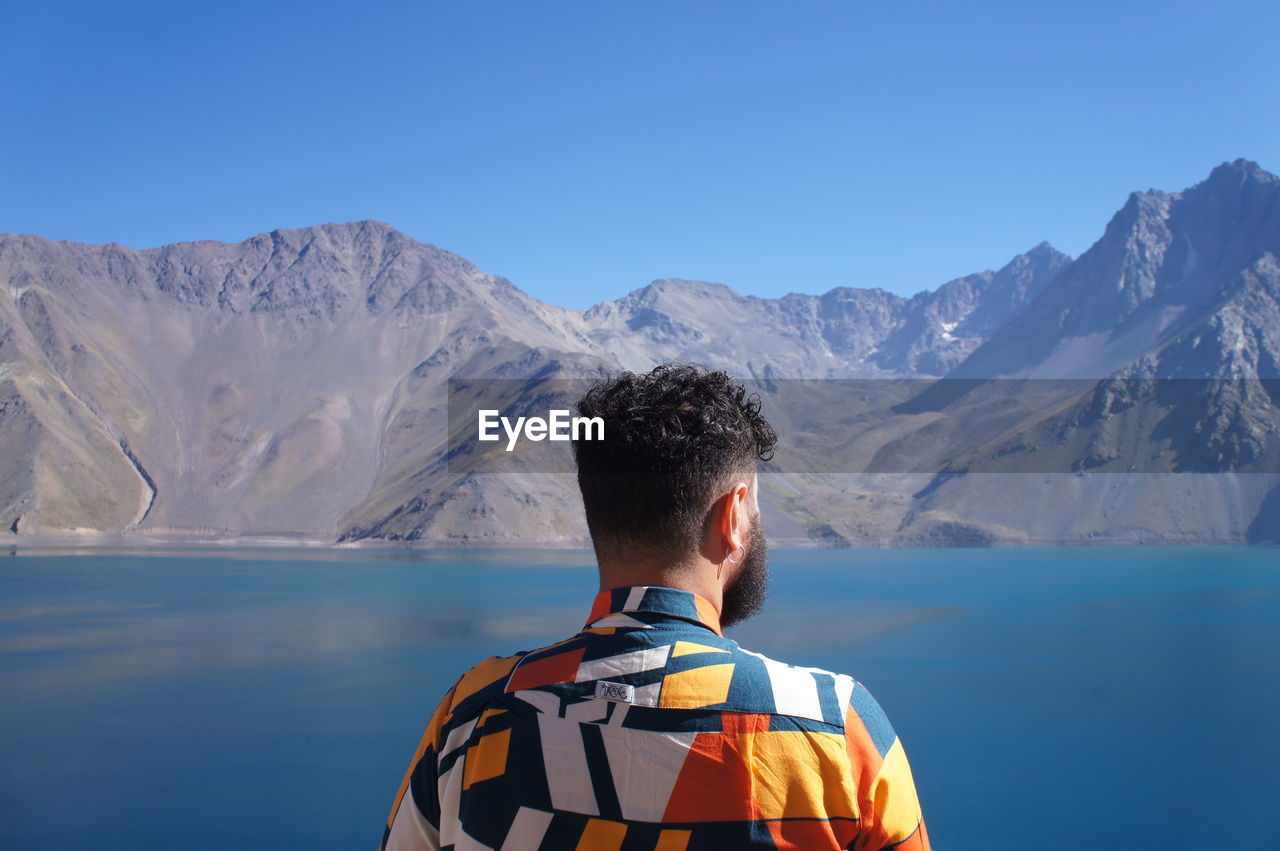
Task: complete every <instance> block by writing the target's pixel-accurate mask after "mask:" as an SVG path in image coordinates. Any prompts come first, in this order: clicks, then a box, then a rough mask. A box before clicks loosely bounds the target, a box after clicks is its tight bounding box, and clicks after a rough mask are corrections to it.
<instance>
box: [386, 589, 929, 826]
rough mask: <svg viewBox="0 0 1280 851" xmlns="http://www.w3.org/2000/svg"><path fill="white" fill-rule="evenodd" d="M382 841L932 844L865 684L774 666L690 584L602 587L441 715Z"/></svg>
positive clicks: (490, 665)
mask: <svg viewBox="0 0 1280 851" xmlns="http://www.w3.org/2000/svg"><path fill="white" fill-rule="evenodd" d="M382 847H383V848H384V849H387V851H404V849H423V848H443V849H454V851H479V849H501V851H538V849H610V851H612V850H613V849H617V851H633V849H634V851H655V850H656V851H683V849H700V848H710V849H740V848H797V849H806V851H811V850H812V849H838V848H852V849H859V850H860V851H861V849H882V848H895V849H901V851H927V849H928V848H929V840H928V835H927V834H926V832H925V826H924V821H923V817H922V816H921V813H920V803H919V800H918V799H917V796H916V790H915V783H914V781H913V780H912V777H911V768H910V766H909V765H908V764H907V758H906V756H905V754H904V753H903V750H902V745H901V743H900V742H899V741H898V738H897V736H896V735H895V734H894V731H893V728H892V727H890V726H889V722H888V720H887V719H886V718H885V716H884V713H883V712H882V711H881V709H880V706H879V705H878V704H877V703H876V702H875V700H874V699H873V698H872V697H871V695H870V694H869V693H868V692H867V690H866V689H865V688H864V687H863V686H862V684H861V683H859V682H857V681H855V680H854V679H852V678H851V677H847V676H844V675H841V674H833V673H830V672H828V671H823V670H819V669H817V668H799V667H794V666H791V665H785V664H782V663H781V662H775V661H773V660H772V659H768V658H765V657H764V656H761V655H759V654H757V653H751V652H749V651H747V650H744V649H742V648H741V647H739V646H738V644H737V642H735V641H732V640H731V639H727V638H725V637H724V636H723V635H722V634H721V632H720V624H719V618H718V616H717V613H716V610H715V609H714V608H713V607H712V605H711V604H710V603H709V602H707V601H706V600H704V599H702V598H701V597H698V596H696V595H694V594H690V593H689V592H687V591H678V590H675V589H672V588H660V587H653V586H637V587H632V588H617V589H613V590H610V591H603V592H601V593H600V594H599V596H597V597H596V600H595V605H594V606H593V607H592V610H591V617H590V619H589V620H588V623H587V626H586V628H585V629H584V630H583V631H582V632H580V633H579V634H577V635H575V636H573V637H572V638H569V639H567V640H565V641H562V642H559V643H558V644H553V645H551V646H549V647H544V648H542V649H541V650H534V651H532V652H526V653H518V654H516V655H515V656H511V657H507V658H498V657H494V658H491V659H488V660H486V661H484V662H481V663H480V664H479V665H477V666H476V667H474V668H472V669H471V670H470V671H468V672H467V673H466V674H464V675H463V676H462V678H461V679H460V680H458V682H457V684H456V685H454V687H453V688H452V689H451V690H450V691H449V693H448V694H447V695H446V696H445V698H444V700H443V701H441V703H440V706H439V707H438V708H437V709H436V712H435V714H434V715H433V716H432V718H431V721H430V723H429V724H428V725H427V730H426V733H425V734H424V735H423V737H422V741H421V743H420V744H419V746H418V750H417V753H416V754H415V755H414V757H413V761H412V762H411V763H410V767H409V772H408V774H407V775H406V776H405V779H404V782H403V783H402V784H401V786H400V792H399V793H398V794H397V795H396V801H395V805H394V806H393V807H392V810H391V817H390V818H389V819H388V822H387V828H386V831H385V833H384V834H383V840H382Z"/></svg>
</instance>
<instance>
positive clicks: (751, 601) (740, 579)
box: [720, 511, 769, 627]
mask: <svg viewBox="0 0 1280 851" xmlns="http://www.w3.org/2000/svg"><path fill="white" fill-rule="evenodd" d="M768 553H769V544H768V542H766V541H765V538H764V524H763V523H761V522H760V512H759V511H757V512H756V513H755V514H754V516H752V518H751V531H750V532H749V533H748V534H747V546H746V551H745V552H744V553H743V555H742V569H741V570H739V571H738V575H737V576H735V577H734V578H733V581H732V582H731V583H730V584H729V585H727V586H725V589H724V598H723V600H722V601H721V607H720V625H721V626H722V627H729V626H733V625H734V624H737V623H742V622H743V621H744V620H746V619H747V618H749V617H751V616H752V615H754V614H756V613H757V612H759V611H760V609H761V608H763V607H764V601H765V597H766V596H767V594H766V592H767V590H768V587H769V564H768Z"/></svg>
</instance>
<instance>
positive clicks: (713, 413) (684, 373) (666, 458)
mask: <svg viewBox="0 0 1280 851" xmlns="http://www.w3.org/2000/svg"><path fill="white" fill-rule="evenodd" d="M578 413H579V414H581V415H582V416H584V417H600V418H601V419H602V420H603V421H604V439H603V440H594V441H590V440H577V441H574V444H573V449H574V457H575V459H576V460H577V464H578V487H579V488H581V490H582V501H583V504H584V506H585V508H586V515H587V528H588V529H589V530H590V532H591V538H592V541H593V542H594V543H595V546H596V550H597V553H599V552H602V551H609V550H612V549H613V548H615V547H618V546H632V547H634V546H639V547H646V548H650V549H652V550H655V551H660V552H665V553H669V554H672V555H676V556H679V555H683V554H685V553H688V552H690V551H691V550H693V549H696V548H697V546H698V544H699V542H700V541H701V539H702V534H703V528H704V524H705V522H706V519H707V516H708V511H709V510H710V507H711V502H712V501H713V500H714V499H715V498H716V496H718V495H719V494H720V493H721V492H722V490H721V489H722V488H725V487H727V486H728V485H729V484H731V483H730V482H729V481H728V480H729V479H730V478H731V477H734V476H744V475H747V476H749V475H750V474H751V473H752V472H754V471H755V469H756V466H757V462H758V461H767V460H769V459H770V458H772V457H773V447H774V444H775V443H776V442H777V435H776V434H774V431H773V428H772V427H771V426H770V425H769V423H768V422H767V421H766V420H765V418H764V417H763V416H761V414H760V399H759V396H758V395H757V394H754V393H752V394H748V393H747V391H746V389H745V388H743V387H742V386H741V385H738V384H735V383H734V382H733V380H732V379H731V378H730V377H729V376H728V375H726V374H725V373H723V372H719V371H711V370H708V369H706V368H704V367H701V366H696V365H692V364H663V365H662V366H658V367H655V368H654V369H653V370H652V371H650V372H649V373H648V374H646V375H637V374H635V373H633V372H623V373H621V374H620V375H618V376H617V377H615V378H613V379H611V380H608V381H606V382H604V383H602V384H598V385H596V386H595V387H592V388H591V389H590V390H589V391H587V393H586V395H584V396H583V397H582V399H581V401H579V402H578Z"/></svg>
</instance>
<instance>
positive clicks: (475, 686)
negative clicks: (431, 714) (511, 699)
mask: <svg viewBox="0 0 1280 851" xmlns="http://www.w3.org/2000/svg"><path fill="white" fill-rule="evenodd" d="M535 652H536V651H535ZM527 655H529V654H528V651H521V652H519V653H515V654H513V655H511V656H490V657H489V658H488V659H485V660H484V661H482V662H479V663H477V664H475V665H473V666H471V667H470V668H468V669H467V671H466V672H465V673H464V674H463V675H462V676H461V677H459V678H458V682H457V684H456V685H454V687H453V688H452V689H451V690H450V691H449V693H448V694H447V695H446V696H445V699H444V701H443V702H442V704H441V708H442V709H444V710H445V712H446V713H447V714H449V715H451V716H458V715H465V714H466V711H467V708H468V707H469V706H471V705H476V704H483V703H485V702H487V701H488V700H490V699H491V698H492V697H494V696H495V695H497V694H501V693H502V690H503V688H504V687H505V686H506V683H507V678H508V677H509V676H511V672H512V671H513V670H515V667H516V665H518V664H519V663H520V660H521V659H523V658H524V657H525V656H527Z"/></svg>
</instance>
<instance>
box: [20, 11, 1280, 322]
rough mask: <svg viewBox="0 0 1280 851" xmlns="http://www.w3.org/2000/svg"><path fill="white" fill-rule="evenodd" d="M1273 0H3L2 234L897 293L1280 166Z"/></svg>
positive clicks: (533, 284)
mask: <svg viewBox="0 0 1280 851" xmlns="http://www.w3.org/2000/svg"><path fill="white" fill-rule="evenodd" d="M1277 32H1280V3H1276V2H1274V0H1267V2H1232V0H1227V2H1216V3H1212V4H1211V3H1204V2H1184V1H1183V0H1161V2H1155V0H1152V1H1151V2H1145V3H1133V2H1126V1H1125V0H1109V2H1097V3H1095V2H1075V3H1069V4H1068V3H1057V4H1044V3H1027V2H969V3H955V2H949V3H918V2H854V0H841V2H818V1H815V2H810V0H795V2H783V0H772V2H748V0H734V2H714V1H713V0H681V2H659V0H644V2H639V0H594V2H568V0H538V1H537V2H535V1H534V0H511V2H489V0H453V1H452V2H413V3H382V4H379V3H368V4H358V3H354V2H347V3H342V4H327V3H323V2H307V3H297V4H292V3H272V2H249V3H240V2H220V3H183V2H177V3H175V2H163V3H130V2H93V3H65V2H57V1H56V0H49V2H44V0H25V2H19V0H0V79H2V80H3V81H4V86H3V89H2V90H0V91H2V92H3V95H2V97H3V102H2V104H0V232H16V233H35V234H40V235H43V236H47V237H51V238H54V239H68V240H75V241H81V242H120V243H122V244H124V245H128V246H132V247H136V248H146V247H153V246H156V245H162V244H164V243H168V242H175V241H181V240H195V239H219V240H227V241H239V240H242V239H245V238H247V237H249V236H251V235H253V234H255V233H259V232H262V231H267V230H271V229H273V228H278V227H281V228H290V227H302V226H306V225H312V224H320V223H324V222H333V221H350V220H355V219H365V218H373V219H379V220H382V221H385V222H388V223H390V224H392V225H393V226H395V227H396V228H399V229H400V230H402V231H404V232H405V233H407V234H408V235H410V236H412V237H414V238H416V239H419V240H422V241H424V242H431V243H434V244H436V245H438V246H440V247H442V248H446V249H448V250H450V251H454V252H456V253H458V254H461V255H463V256H465V257H467V258H468V259H470V260H472V261H474V262H475V263H477V264H478V265H480V266H481V267H482V268H483V269H485V270H486V271H489V272H492V273H495V274H499V275H503V276H505V277H507V278H510V279H511V280H512V281H513V282H514V283H515V284H516V285H517V286H519V287H521V288H522V289H524V290H525V291H527V292H529V293H531V294H533V295H535V296H537V297H539V298H542V299H545V300H548V301H552V302H555V303H557V304H561V305H564V306H567V307H585V306H588V305H590V304H593V303H595V302H598V301H601V300H604V299H607V298H615V297H617V296H619V295H622V294H623V293H625V292H628V291H630V290H632V289H635V288H637V287H640V286H643V285H644V284H646V283H647V282H649V281H650V280H653V279H655V278H663V277H684V278H695V279H701V280H710V281H721V282H724V283H727V284H730V285H732V286H734V287H736V288H737V289H739V290H741V291H743V292H746V293H752V294H757V295H769V296H773V295H781V294H783V293H786V292H789V291H795V292H810V293H816V292H824V291H826V290H828V289H830V288H831V287H835V286H861V287H874V286H879V287H884V288H885V289H889V290H893V291H895V292H900V293H903V294H910V293H913V292H917V291H919V290H921V289H931V288H933V287H936V286H937V285H938V284H941V283H943V282H944V281H946V280H948V279H950V278H953V277H957V276H959V275H963V274H967V273H969V272H973V271H978V270H981V269H984V268H997V267H999V266H1000V265H1002V264H1003V263H1004V262H1006V261H1007V260H1008V259H1009V258H1010V257H1011V256H1013V255H1014V254H1016V253H1018V252H1020V251H1024V250H1026V249H1028V248H1030V247H1031V246H1033V245H1035V244H1036V243H1037V242H1039V241H1041V240H1048V241H1049V242H1051V243H1052V244H1054V245H1055V246H1057V247H1058V248H1059V249H1060V250H1062V251H1065V252H1067V253H1069V254H1071V255H1073V256H1075V255H1078V254H1079V253H1080V252H1082V251H1083V250H1084V249H1086V248H1087V247H1088V246H1089V245H1090V244H1091V243H1092V242H1093V241H1094V240H1095V239H1096V238H1097V237H1098V236H1099V235H1101V233H1102V229H1103V227H1104V226H1105V224H1106V222H1107V220H1108V218H1109V217H1110V216H1111V215H1112V213H1114V212H1115V211H1116V210H1117V209H1118V208H1119V207H1120V205H1121V204H1123V202H1124V200H1125V198H1126V196H1127V195H1128V193H1129V192H1130V191H1133V190H1142V189H1147V188H1152V187H1155V188H1160V189H1166V190H1171V191H1176V190H1180V189H1183V188H1185V187H1187V186H1189V185H1191V184H1193V183H1195V182H1197V181H1199V180H1201V179H1203V178H1204V177H1205V175H1207V174H1208V172H1209V171H1210V169H1212V168H1213V167H1214V166H1216V165H1218V164H1219V163H1221V162H1223V161H1226V160H1232V159H1236V158H1237V157H1245V158H1247V159H1252V160H1255V161H1257V162H1258V163H1260V164H1261V165H1262V167H1263V168H1266V169H1268V170H1270V171H1273V172H1274V171H1280V70H1278V69H1280V63H1278V62H1277V61H1276V54H1277V43H1276V33H1277Z"/></svg>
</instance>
